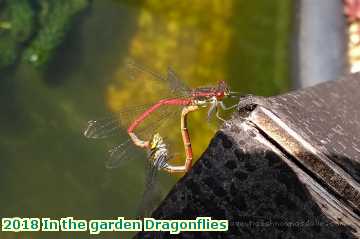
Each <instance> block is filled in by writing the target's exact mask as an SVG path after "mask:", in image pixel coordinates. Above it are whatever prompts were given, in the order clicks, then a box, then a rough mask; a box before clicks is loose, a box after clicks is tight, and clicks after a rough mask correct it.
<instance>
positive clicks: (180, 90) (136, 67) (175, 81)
mask: <svg viewBox="0 0 360 239" xmlns="http://www.w3.org/2000/svg"><path fill="white" fill-rule="evenodd" d="M126 68H127V71H128V74H129V75H130V78H131V79H139V78H142V79H147V80H151V81H156V82H157V83H159V84H164V85H166V87H167V88H170V92H171V95H172V96H181V97H185V96H189V95H190V92H191V89H190V88H189V87H187V86H186V85H185V84H184V83H183V81H181V80H180V78H179V77H178V76H177V74H176V73H175V71H174V70H173V69H172V68H171V67H168V71H167V76H163V75H161V74H160V73H157V72H156V71H153V70H151V69H149V68H147V67H144V66H141V65H140V64H137V63H135V62H134V61H133V60H129V61H128V62H127V64H126ZM169 96H170V95H169Z"/></svg>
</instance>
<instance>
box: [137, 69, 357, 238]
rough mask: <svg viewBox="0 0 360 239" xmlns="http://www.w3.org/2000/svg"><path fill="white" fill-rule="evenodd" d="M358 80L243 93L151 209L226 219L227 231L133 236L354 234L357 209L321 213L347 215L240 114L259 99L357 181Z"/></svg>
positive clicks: (158, 213)
mask: <svg viewBox="0 0 360 239" xmlns="http://www.w3.org/2000/svg"><path fill="white" fill-rule="evenodd" d="M359 82H360V76H359V75H354V76H350V77H347V79H346V80H343V81H338V82H331V83H324V84H321V85H318V86H316V87H313V88H308V89H305V90H301V91H295V92H290V93H288V94H286V95H282V96H278V97H272V98H267V99H265V98H258V97H247V98H246V99H244V101H243V102H240V107H239V114H234V117H233V119H232V120H231V121H229V122H228V123H227V124H226V127H225V128H224V129H223V130H221V131H220V132H218V134H217V135H216V136H215V137H214V139H213V140H212V141H211V143H210V145H209V147H208V149H207V150H206V151H205V152H204V154H203V155H202V156H201V158H200V159H199V160H198V161H197V163H196V164H195V165H194V166H193V168H192V170H191V171H190V172H189V173H188V174H187V175H185V176H184V177H183V178H182V179H180V180H179V182H178V183H177V184H176V185H175V187H174V188H173V189H172V190H171V191H170V193H169V194H168V195H167V197H166V198H165V199H164V201H163V202H162V204H161V205H160V206H159V207H158V209H157V210H155V211H154V213H153V214H152V217H154V218H156V219H195V218H196V217H200V216H201V217H205V216H209V217H212V218H214V219H227V220H229V231H228V232H222V233H219V232H184V233H181V234H179V235H170V234H169V233H166V232H161V233H160V232H157V233H155V232H140V233H139V234H137V236H136V237H135V238H358V235H359V231H358V223H359V220H357V219H358V218H359V217H358V216H359V215H357V212H356V211H352V212H351V217H352V221H354V218H355V223H342V224H339V221H340V222H341V221H342V220H341V219H340V220H334V217H329V216H328V214H326V213H325V212H326V211H327V210H330V209H332V208H334V207H335V208H337V209H336V210H335V218H337V217H336V213H337V212H338V211H340V212H342V213H343V214H342V215H341V216H343V217H344V216H345V217H347V216H346V212H347V211H346V210H347V208H346V206H345V207H344V208H345V209H344V208H343V205H342V201H338V200H337V199H336V197H334V198H335V199H333V195H331V192H330V191H327V188H326V187H322V186H324V185H322V184H321V183H319V182H318V181H317V180H316V178H315V179H314V178H312V175H309V174H307V172H304V171H303V169H302V168H301V167H300V168H299V167H298V165H297V164H296V163H295V162H294V160H296V159H293V158H291V157H290V158H289V155H288V154H286V153H284V151H283V150H282V149H280V148H279V145H277V144H276V142H273V141H272V140H271V139H269V138H268V137H267V135H264V133H263V132H260V131H259V130H261V129H259V128H257V127H256V126H255V125H254V124H253V123H252V122H250V121H249V120H247V118H246V114H247V113H248V112H251V111H252V110H253V109H254V108H255V107H257V106H259V105H261V106H265V107H266V108H267V109H271V111H272V112H274V113H275V114H276V115H277V117H279V118H281V119H282V120H283V121H284V122H286V124H287V125H288V126H289V127H290V128H292V129H295V130H296V133H298V134H299V135H301V136H302V137H303V138H304V139H306V141H307V142H309V143H311V145H312V146H313V147H315V148H316V149H317V150H319V151H321V153H323V154H325V155H326V156H327V157H328V158H329V159H330V160H332V161H333V162H335V163H336V164H337V165H339V166H340V167H341V168H342V169H344V170H345V171H346V172H347V173H348V174H349V175H351V177H352V179H353V180H354V181H356V182H359V176H360V173H359V169H360V168H359V162H360V158H359V147H360V139H359V138H358V132H360V123H359V120H360V110H359V109H360V105H359V102H360V94H359V93H358V89H359V87H360V83H359ZM244 109H245V110H244ZM319 194H320V196H319ZM327 199H329V200H327ZM331 200H333V201H332V202H330V201H331ZM337 210H338V211H337ZM349 217H350V216H349ZM349 221H350V222H352V221H351V220H349Z"/></svg>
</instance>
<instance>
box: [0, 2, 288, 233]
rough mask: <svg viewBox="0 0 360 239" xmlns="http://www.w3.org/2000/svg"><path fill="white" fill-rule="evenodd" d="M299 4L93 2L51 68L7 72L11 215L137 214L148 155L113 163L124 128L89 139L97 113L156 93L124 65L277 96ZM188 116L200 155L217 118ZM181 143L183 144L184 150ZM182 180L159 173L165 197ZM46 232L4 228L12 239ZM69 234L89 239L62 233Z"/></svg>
mask: <svg viewBox="0 0 360 239" xmlns="http://www.w3.org/2000/svg"><path fill="white" fill-rule="evenodd" d="M135 2H136V3H135ZM290 10H291V1H282V0H279V1H271V2H269V3H267V2H264V1H260V0H257V1H245V0H240V1H235V0H234V1H231V0H229V1H225V3H224V1H200V0H198V1H194V2H193V3H192V4H191V5H189V4H186V3H185V1H167V2H166V3H164V1H158V0H152V1H147V2H146V3H142V2H141V1H134V2H133V1H120V0H118V1H116V0H112V1H110V0H94V1H93V2H92V6H91V8H90V9H88V10H87V12H86V13H84V14H82V15H81V16H79V17H78V18H77V21H76V22H75V23H74V25H73V26H72V29H71V32H70V33H69V35H68V37H67V39H66V40H65V41H64V43H63V44H62V45H61V47H60V48H59V49H58V51H57V53H56V55H55V56H54V58H53V59H52V61H51V62H50V63H49V65H48V68H47V69H46V70H39V69H34V68H33V67H32V66H30V65H26V64H24V63H22V64H20V65H17V66H16V67H13V68H12V69H9V70H7V71H6V72H2V73H1V75H0V100H1V101H0V104H1V114H0V131H1V135H0V193H1V197H0V204H1V205H2V209H1V216H2V217H12V216H19V217H50V218H60V217H67V216H73V217H75V218H79V219H88V220H90V219H100V218H103V219H113V218H114V217H118V216H124V217H129V218H134V217H135V216H136V215H135V213H136V208H137V205H138V203H139V201H140V197H141V194H142V190H143V187H144V186H143V185H144V159H143V158H144V154H141V153H140V154H139V155H134V160H132V161H131V162H128V163H126V164H124V165H123V166H122V167H120V168H118V169H114V170H108V169H106V168H105V167H104V159H105V158H106V157H107V149H108V148H110V147H111V146H112V145H115V144H117V143H119V142H121V141H122V140H123V138H122V136H121V135H124V132H125V131H122V132H119V136H118V137H114V138H110V139H106V140H89V139H87V138H85V137H84V136H83V134H82V132H83V130H84V129H85V127H86V124H87V121H88V120H90V119H94V118H99V117H102V116H104V115H109V113H111V112H116V110H117V109H119V108H120V107H123V106H124V105H128V104H129V105H131V104H133V105H136V104H139V103H141V102H143V101H151V100H155V99H156V98H157V97H158V95H157V93H156V91H154V89H152V88H149V87H146V86H144V85H139V83H137V82H136V81H131V80H129V79H128V77H127V76H126V74H125V73H124V62H125V61H126V60H127V59H129V58H131V59H135V60H136V61H137V62H141V64H144V65H148V66H151V67H152V68H154V69H156V70H158V71H162V72H164V70H166V67H167V66H169V65H171V66H173V67H174V69H176V71H177V72H178V74H179V75H180V76H181V77H182V79H183V80H184V81H185V82H186V83H187V84H188V85H190V86H192V87H196V86H200V85H207V84H214V83H216V82H217V81H218V80H220V79H224V80H226V81H227V82H228V83H229V85H230V86H231V88H232V89H233V90H235V91H240V92H243V93H253V94H258V95H273V94H278V93H281V92H284V91H286V90H287V89H288V88H289V85H290V83H289V69H288V63H289V51H288V49H289V39H290V19H291V12H290ZM229 103H231V102H229ZM214 121H215V120H214ZM189 122H190V123H189V124H190V132H191V137H192V140H193V141H192V142H193V145H194V151H195V158H198V157H199V156H200V155H201V153H202V152H203V151H204V150H205V148H206V147H207V145H208V143H209V140H210V139H211V137H212V135H213V134H214V132H215V131H216V129H217V128H218V125H219V124H216V123H214V122H213V123H210V124H209V123H208V122H207V121H206V111H204V112H200V113H194V114H193V115H191V117H190V120H189ZM172 127H179V126H178V122H176V123H175V124H174V125H173V126H172ZM173 131H178V128H174V129H173V128H168V132H169V136H168V137H169V140H171V141H173V142H177V141H178V140H176V139H177V136H176V137H175V135H176V134H174V133H172V132H173ZM177 143H178V144H179V145H175V146H174V148H179V149H181V144H180V142H177ZM180 152H181V150H180ZM180 176H181V175H179V176H169V175H166V174H165V173H160V175H159V180H160V184H161V191H162V196H165V195H166V193H167V192H168V191H169V189H170V188H171V186H172V185H173V184H174V183H175V182H176V181H177V180H178V179H179V177H180ZM48 235H49V233H41V232H39V233H19V234H12V233H4V237H3V236H2V238H19V237H20V236H23V238H49V236H48ZM52 235H55V233H54V234H52ZM69 235H71V237H75V236H76V237H77V238H88V237H89V236H88V234H87V233H79V234H70V233H58V234H56V237H57V238H69ZM117 235H119V234H117ZM131 235H132V233H122V234H120V236H121V238H129V237H130V236H131ZM113 237H114V234H112V233H104V234H100V235H98V236H95V238H113ZM117 237H118V238H119V236H117Z"/></svg>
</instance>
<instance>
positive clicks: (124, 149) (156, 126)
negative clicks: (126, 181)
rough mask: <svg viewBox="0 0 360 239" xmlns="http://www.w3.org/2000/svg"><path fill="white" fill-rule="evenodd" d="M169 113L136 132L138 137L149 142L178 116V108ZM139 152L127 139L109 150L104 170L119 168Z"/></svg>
mask: <svg viewBox="0 0 360 239" xmlns="http://www.w3.org/2000/svg"><path fill="white" fill-rule="evenodd" d="M175 109H176V110H174V111H171V112H170V113H168V114H165V113H164V115H163V117H160V118H159V119H157V121H155V122H154V123H153V124H149V125H148V127H147V128H143V129H142V131H140V132H138V134H139V135H142V136H144V135H146V138H144V139H145V140H151V137H152V136H153V135H154V134H155V133H156V132H157V131H159V130H160V128H165V127H166V126H167V125H168V123H170V122H171V121H172V120H173V119H174V118H175V117H176V116H177V115H179V114H178V112H179V110H180V109H181V108H180V109H179V108H175ZM138 152H139V148H138V147H137V146H135V145H134V144H133V142H132V141H131V139H127V140H126V141H125V142H123V143H121V144H119V145H116V146H114V147H113V148H111V149H110V150H109V156H108V157H107V158H106V161H105V166H106V168H109V169H112V168H117V167H119V166H120V165H121V164H122V162H124V161H127V160H129V159H132V158H133V157H134V155H136V153H138ZM161 163H162V162H161V161H159V162H157V163H156V164H157V167H158V166H161Z"/></svg>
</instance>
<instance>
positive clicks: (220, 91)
mask: <svg viewBox="0 0 360 239" xmlns="http://www.w3.org/2000/svg"><path fill="white" fill-rule="evenodd" d="M229 94H230V89H229V87H228V85H227V84H226V82H225V81H224V80H221V81H219V83H218V86H217V91H216V98H218V99H219V100H221V99H222V98H223V97H224V96H228V95H229Z"/></svg>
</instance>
